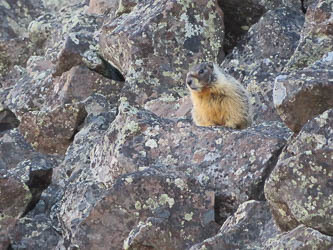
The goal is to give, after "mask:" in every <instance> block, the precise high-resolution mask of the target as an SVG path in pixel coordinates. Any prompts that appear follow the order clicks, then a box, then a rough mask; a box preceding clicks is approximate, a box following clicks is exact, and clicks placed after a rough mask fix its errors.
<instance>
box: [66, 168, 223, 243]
mask: <svg viewBox="0 0 333 250" xmlns="http://www.w3.org/2000/svg"><path fill="white" fill-rule="evenodd" d="M99 197H100V199H99V200H98V201H97V202H96V204H95V205H94V206H93V207H92V208H90V211H89V213H88V215H86V216H85V217H83V218H76V217H75V214H77V211H76V210H72V209H71V207H72V206H73V200H72V198H75V197H72V196H65V197H64V200H63V206H62V209H61V211H60V219H61V220H62V224H63V225H64V226H65V228H64V229H65V232H66V237H68V238H67V242H69V247H71V246H79V247H80V249H95V248H96V249H99V248H108V249H121V248H122V247H123V246H124V248H125V249H135V248H136V247H138V248H139V249H143V248H144V247H148V248H156V249H185V248H188V247H189V246H191V245H192V244H193V243H196V242H198V241H200V240H203V239H205V238H207V237H209V236H211V235H213V234H214V233H216V231H217V229H218V225H217V224H216V223H215V222H214V192H212V191H208V190H206V189H204V188H202V187H200V185H198V183H197V182H196V181H194V180H193V179H192V178H187V177H185V176H184V175H183V174H181V173H179V174H168V173H167V172H165V171H164V170H163V169H161V168H156V169H153V168H150V169H149V170H146V171H143V172H139V173H133V174H130V175H126V176H123V178H119V179H118V180H117V182H116V184H115V185H114V186H113V187H112V188H111V189H110V190H109V191H104V192H102V194H101V195H100V196H99ZM82 209H85V207H82ZM147 227H148V229H147ZM137 229H140V232H138V231H137ZM132 230H133V231H132ZM147 230H148V231H147ZM158 230H160V231H158ZM131 231H132V232H131ZM160 232H161V234H162V235H161V234H160ZM147 234H148V235H149V237H148V238H144V237H143V236H144V235H147ZM163 235H164V236H167V237H163Z"/></svg>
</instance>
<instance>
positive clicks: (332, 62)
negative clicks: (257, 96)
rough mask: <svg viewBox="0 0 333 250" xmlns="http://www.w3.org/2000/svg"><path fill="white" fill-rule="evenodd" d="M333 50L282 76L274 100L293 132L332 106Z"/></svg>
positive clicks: (276, 83)
mask: <svg viewBox="0 0 333 250" xmlns="http://www.w3.org/2000/svg"><path fill="white" fill-rule="evenodd" d="M332 96H333V52H329V53H328V54H326V55H325V56H324V57H323V58H322V59H321V60H319V61H317V62H316V63H314V64H313V65H311V66H310V67H307V68H305V69H303V70H299V71H297V72H293V73H290V74H289V75H280V76H278V77H277V78H276V80H275V84H274V92H273V100H274V105H275V107H276V109H277V112H278V113H279V115H280V117H281V118H282V120H283V121H284V122H285V123H286V125H287V126H288V127H289V128H290V129H291V130H293V131H295V132H299V131H300V130H301V128H302V126H303V125H304V124H305V123H306V122H307V121H308V120H311V119H312V118H313V117H315V116H316V115H319V114H321V113H322V112H324V111H325V110H327V109H330V108H333V98H332Z"/></svg>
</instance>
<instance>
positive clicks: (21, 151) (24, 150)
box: [0, 129, 34, 176]
mask: <svg viewBox="0 0 333 250" xmlns="http://www.w3.org/2000/svg"><path fill="white" fill-rule="evenodd" d="M33 154H34V150H33V148H32V147H31V145H30V144H29V143H27V142H26V141H25V140H24V138H23V136H22V135H21V134H20V133H19V132H18V129H11V130H7V131H5V132H3V133H0V175H1V176H5V175H6V174H7V173H8V171H9V170H11V169H14V168H15V167H16V166H17V164H18V163H20V162H21V161H24V160H25V159H28V158H29V157H31V156H32V155H33Z"/></svg>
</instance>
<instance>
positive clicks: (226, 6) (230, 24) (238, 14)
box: [218, 0, 266, 55]
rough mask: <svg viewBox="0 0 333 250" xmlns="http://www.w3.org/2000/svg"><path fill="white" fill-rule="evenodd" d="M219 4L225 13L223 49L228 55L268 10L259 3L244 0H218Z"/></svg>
mask: <svg viewBox="0 0 333 250" xmlns="http://www.w3.org/2000/svg"><path fill="white" fill-rule="evenodd" d="M218 4H219V6H220V8H221V9H222V11H223V13H224V26H225V39H224V45H223V49H224V52H225V54H226V55H228V54H229V53H230V52H231V51H232V49H233V48H234V47H235V46H236V45H237V44H238V43H239V42H240V40H241V39H242V38H243V36H244V35H245V34H246V33H247V32H248V28H250V26H251V25H253V24H255V23H256V22H257V21H258V20H259V19H260V17H261V16H262V15H263V14H264V13H265V12H266V10H265V8H264V7H263V6H261V5H259V4H254V3H253V2H251V1H244V0H218Z"/></svg>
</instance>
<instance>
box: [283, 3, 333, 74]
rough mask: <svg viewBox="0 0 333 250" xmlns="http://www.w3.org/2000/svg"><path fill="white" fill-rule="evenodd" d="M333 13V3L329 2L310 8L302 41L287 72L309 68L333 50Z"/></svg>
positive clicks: (289, 63)
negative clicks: (332, 16)
mask: <svg viewBox="0 0 333 250" xmlns="http://www.w3.org/2000/svg"><path fill="white" fill-rule="evenodd" d="M332 11H333V6H332V3H331V1H327V0H318V1H316V2H315V3H314V4H313V5H310V6H309V7H308V10H307V12H306V16H305V23H304V28H303V30H302V33H301V39H300V40H299V43H298V45H297V49H296V50H295V53H294V54H293V56H292V57H291V59H290V61H289V62H288V64H287V69H286V70H288V71H298V70H300V69H303V68H305V67H308V66H310V65H311V64H313V63H314V62H316V61H317V60H320V59H321V58H322V57H323V56H324V55H325V54H327V53H328V52H330V51H332V50H333V31H332V30H333V20H332V18H331V14H332Z"/></svg>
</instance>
